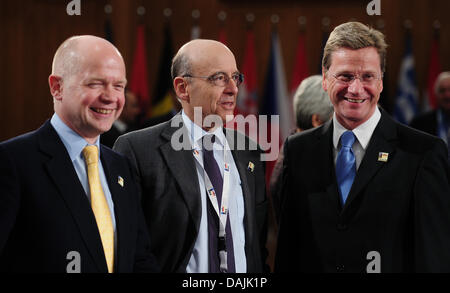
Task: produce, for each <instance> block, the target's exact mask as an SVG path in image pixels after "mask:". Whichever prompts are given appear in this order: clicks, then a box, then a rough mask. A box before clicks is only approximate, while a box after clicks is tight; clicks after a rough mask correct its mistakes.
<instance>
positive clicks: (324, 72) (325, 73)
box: [322, 66, 327, 91]
mask: <svg viewBox="0 0 450 293" xmlns="http://www.w3.org/2000/svg"><path fill="white" fill-rule="evenodd" d="M322 88H323V90H324V91H327V72H326V71H325V67H323V66H322Z"/></svg>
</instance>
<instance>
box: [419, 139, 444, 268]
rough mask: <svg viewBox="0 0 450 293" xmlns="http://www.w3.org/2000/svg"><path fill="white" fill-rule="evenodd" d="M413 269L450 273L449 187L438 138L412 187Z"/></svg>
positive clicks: (441, 145) (442, 146) (441, 144)
mask: <svg viewBox="0 0 450 293" xmlns="http://www.w3.org/2000/svg"><path fill="white" fill-rule="evenodd" d="M414 190H415V193H414V197H415V200H414V203H415V206H414V213H415V214H414V219H415V221H414V232H415V233H414V235H415V241H414V242H415V247H414V250H415V251H414V253H415V268H416V269H415V270H416V271H417V272H450V249H449V247H450V188H449V170H448V164H447V149H446V147H445V145H444V143H443V142H442V141H440V140H439V141H437V143H436V144H435V145H434V148H432V149H430V150H429V151H428V152H427V153H426V154H425V156H424V158H423V160H422V165H421V167H420V169H419V172H418V174H417V180H416V184H415V186H414Z"/></svg>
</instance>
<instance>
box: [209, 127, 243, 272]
mask: <svg viewBox="0 0 450 293" xmlns="http://www.w3.org/2000/svg"><path fill="white" fill-rule="evenodd" d="M208 141H211V142H212V144H211V145H208ZM214 141H215V136H214V135H205V136H204V137H203V142H204V147H203V166H204V168H205V171H206V174H208V177H209V180H211V184H212V185H213V187H214V191H215V192H216V197H217V202H218V206H219V210H220V209H221V203H222V190H223V178H222V174H221V173H220V169H219V166H218V165H217V162H216V159H215V158H214V153H213V148H212V145H213V144H214ZM207 209H208V234H209V272H210V273H220V272H221V270H220V257H219V251H220V250H224V249H225V250H226V251H227V268H228V270H227V273H234V272H235V271H236V270H235V263H234V248H233V237H232V235H231V225H230V214H229V213H228V217H227V222H226V226H225V235H226V237H225V239H219V224H220V223H219V222H220V219H219V216H218V215H217V213H216V211H215V210H214V207H213V205H212V204H211V201H210V200H209V199H207Z"/></svg>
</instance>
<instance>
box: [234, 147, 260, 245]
mask: <svg viewBox="0 0 450 293" xmlns="http://www.w3.org/2000/svg"><path fill="white" fill-rule="evenodd" d="M231 153H232V154H233V159H234V163H235V164H236V167H237V169H238V172H239V177H240V178H241V187H242V195H243V197H244V205H245V212H244V218H245V239H246V242H247V243H249V244H250V245H251V243H253V238H254V235H253V231H254V229H253V227H252V223H254V219H255V215H254V208H253V207H254V206H255V196H254V194H255V190H254V189H253V188H251V187H254V186H255V178H254V176H250V175H249V174H248V172H249V170H248V169H247V164H248V162H249V159H248V158H247V156H245V152H244V151H235V150H232V151H231Z"/></svg>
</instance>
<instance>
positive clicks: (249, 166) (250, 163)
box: [247, 162, 255, 172]
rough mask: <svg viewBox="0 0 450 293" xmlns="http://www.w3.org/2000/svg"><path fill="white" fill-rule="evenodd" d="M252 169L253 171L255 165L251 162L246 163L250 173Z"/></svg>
mask: <svg viewBox="0 0 450 293" xmlns="http://www.w3.org/2000/svg"><path fill="white" fill-rule="evenodd" d="M254 169H255V164H253V163H252V162H248V166H247V170H250V172H253V170H254Z"/></svg>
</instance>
